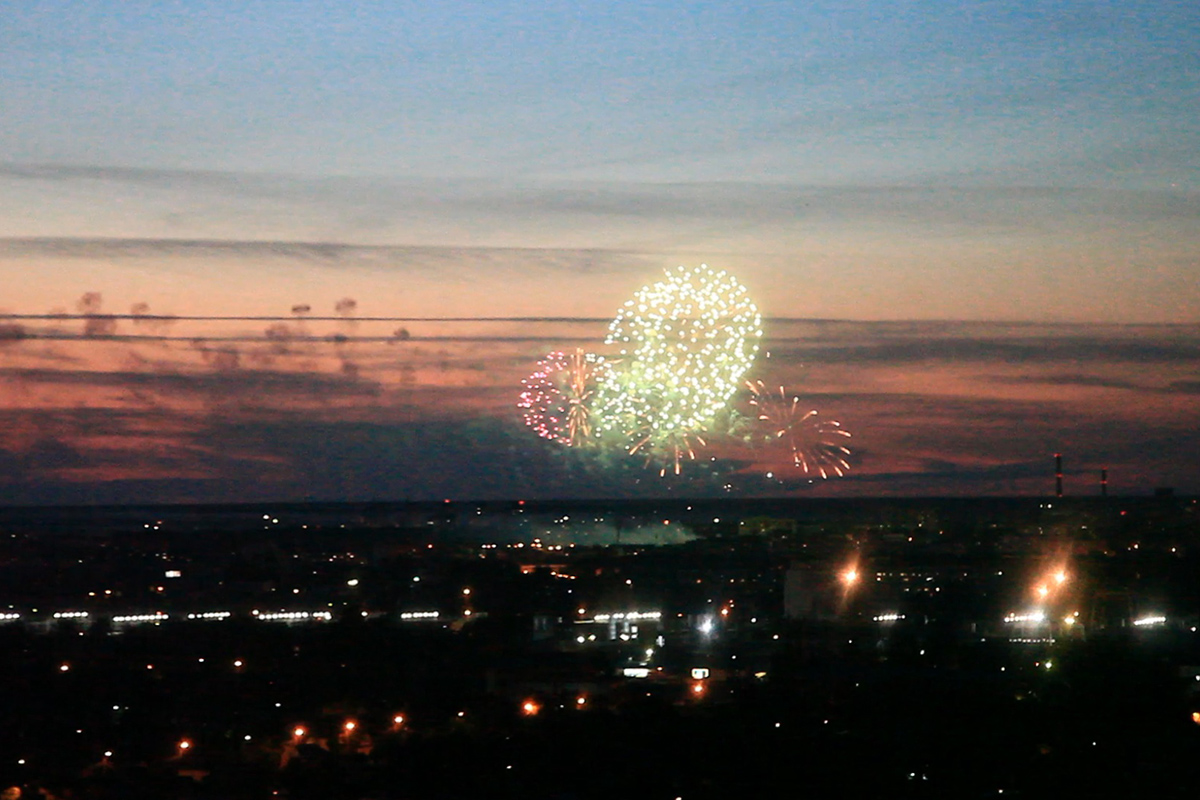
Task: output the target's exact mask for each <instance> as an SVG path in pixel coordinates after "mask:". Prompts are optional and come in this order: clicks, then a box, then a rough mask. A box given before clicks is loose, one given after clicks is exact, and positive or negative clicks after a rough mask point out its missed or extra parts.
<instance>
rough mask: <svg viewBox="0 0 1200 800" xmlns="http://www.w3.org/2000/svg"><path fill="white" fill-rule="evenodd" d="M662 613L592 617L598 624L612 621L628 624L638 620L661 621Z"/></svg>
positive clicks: (629, 613)
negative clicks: (623, 621)
mask: <svg viewBox="0 0 1200 800" xmlns="http://www.w3.org/2000/svg"><path fill="white" fill-rule="evenodd" d="M661 618H662V612H661V611H626V612H620V611H618V612H617V613H615V614H597V615H596V616H594V617H592V619H593V620H595V621H596V622H608V621H610V620H625V621H627V622H635V621H637V620H648V619H650V620H653V619H661Z"/></svg>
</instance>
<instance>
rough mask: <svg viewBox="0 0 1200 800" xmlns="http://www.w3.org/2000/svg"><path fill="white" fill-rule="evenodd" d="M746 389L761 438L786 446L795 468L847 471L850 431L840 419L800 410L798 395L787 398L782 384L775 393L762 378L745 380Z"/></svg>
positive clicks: (829, 472)
mask: <svg viewBox="0 0 1200 800" xmlns="http://www.w3.org/2000/svg"><path fill="white" fill-rule="evenodd" d="M746 388H748V389H749V390H750V395H751V396H750V405H751V406H753V408H754V411H755V412H756V416H757V420H758V424H759V426H760V429H761V430H762V431H763V435H764V437H765V438H766V439H767V440H768V441H773V442H780V443H782V444H783V445H784V446H785V447H787V450H788V452H789V454H790V455H791V458H792V463H793V464H794V465H795V466H796V467H799V468H800V469H803V470H804V472H805V474H817V475H820V476H821V477H822V478H828V477H829V476H830V475H837V476H838V477H842V476H843V475H845V474H846V471H847V470H849V469H850V462H849V461H847V460H846V459H847V456H849V455H850V448H848V447H846V444H845V441H846V440H847V439H849V438H850V432H849V431H847V430H845V429H843V428H842V424H841V423H840V422H838V421H836V420H826V419H821V417H820V415H819V414H818V413H817V412H816V411H815V410H809V411H804V410H802V409H803V407H802V406H801V405H800V398H799V397H797V396H794V395H793V396H791V397H790V398H789V396H788V393H787V391H786V390H785V389H784V387H782V386H780V387H779V391H778V392H775V391H769V390H767V388H766V386H764V385H763V382H762V381H754V382H750V381H747V382H746Z"/></svg>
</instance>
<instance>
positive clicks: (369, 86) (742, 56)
mask: <svg viewBox="0 0 1200 800" xmlns="http://www.w3.org/2000/svg"><path fill="white" fill-rule="evenodd" d="M0 11H2V12H3V15H4V18H5V26H4V29H3V31H0V45H2V46H0V71H2V73H3V75H4V78H3V80H2V81H0V103H2V105H3V107H4V108H5V120H6V123H5V125H4V128H3V130H2V132H0V152H4V153H6V154H7V158H8V159H11V160H12V161H17V162H30V161H32V162H56V163H59V162H65V163H72V164H97V165H108V166H142V167H161V168H174V169H206V170H222V171H244V170H250V171H260V172H261V171H267V172H279V173H290V174H303V175H358V176H392V177H396V176H412V175H420V176H433V177H438V178H445V177H531V176H532V177H541V178H564V177H571V178H577V177H586V178H604V179H612V178H619V179H625V180H651V181H662V180H667V181H696V180H701V181H703V180H743V181H744V180H750V181H773V182H797V183H817V184H830V183H834V184H855V185H857V184H875V183H879V182H885V183H890V182H901V183H904V182H920V183H925V182H935V183H941V182H959V181H985V182H989V181H995V182H999V183H1001V184H1019V185H1028V184H1036V185H1053V186H1059V185H1066V186H1076V185H1092V186H1116V187H1138V188H1160V189H1165V188H1170V187H1172V186H1182V187H1183V188H1185V189H1188V190H1194V189H1195V188H1196V187H1195V181H1196V177H1197V166H1198V165H1197V160H1196V158H1197V157H1196V155H1195V153H1196V152H1197V151H1200V141H1198V137H1200V132H1198V131H1197V128H1196V126H1195V125H1194V124H1192V115H1191V113H1190V112H1189V109H1194V108H1195V107H1196V106H1197V105H1198V104H1200V97H1198V87H1197V76H1198V74H1200V55H1198V53H1197V48H1196V47H1195V42H1196V41H1197V39H1198V37H1200V12H1198V11H1197V10H1196V8H1195V6H1194V5H1193V4H1190V3H1186V2H1153V3H1151V2H1111V3H1105V2H1052V3H1035V2H1024V3H996V2H979V3H955V4H948V3H913V2H867V3H855V2H849V3H764V4H754V5H753V6H752V7H748V6H745V5H741V4H730V3H587V2H584V3H527V2H525V3H507V2H487V3H477V4H470V3H453V2H451V3H396V2H387V3H353V4H335V3H304V2H276V3H271V2H252V3H233V2H188V3H169V2H122V3H116V2H107V3H101V2H92V3H81V2H37V3H29V2H7V3H0Z"/></svg>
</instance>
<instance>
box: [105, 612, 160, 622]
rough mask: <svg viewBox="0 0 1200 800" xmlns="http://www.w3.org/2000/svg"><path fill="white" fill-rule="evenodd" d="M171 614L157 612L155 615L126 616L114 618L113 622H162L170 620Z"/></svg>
mask: <svg viewBox="0 0 1200 800" xmlns="http://www.w3.org/2000/svg"><path fill="white" fill-rule="evenodd" d="M170 618H171V615H170V614H165V613H163V612H162V611H156V612H155V613H153V614H124V615H121V616H116V617H113V618H112V621H113V622H162V621H163V620H167V619H170Z"/></svg>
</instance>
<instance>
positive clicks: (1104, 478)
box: [1100, 468, 1108, 497]
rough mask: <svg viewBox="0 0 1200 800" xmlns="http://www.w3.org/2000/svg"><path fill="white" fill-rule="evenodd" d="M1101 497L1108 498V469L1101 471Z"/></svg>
mask: <svg viewBox="0 0 1200 800" xmlns="http://www.w3.org/2000/svg"><path fill="white" fill-rule="evenodd" d="M1100 496H1101V497H1108V469H1107V468H1105V469H1102V470H1100Z"/></svg>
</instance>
